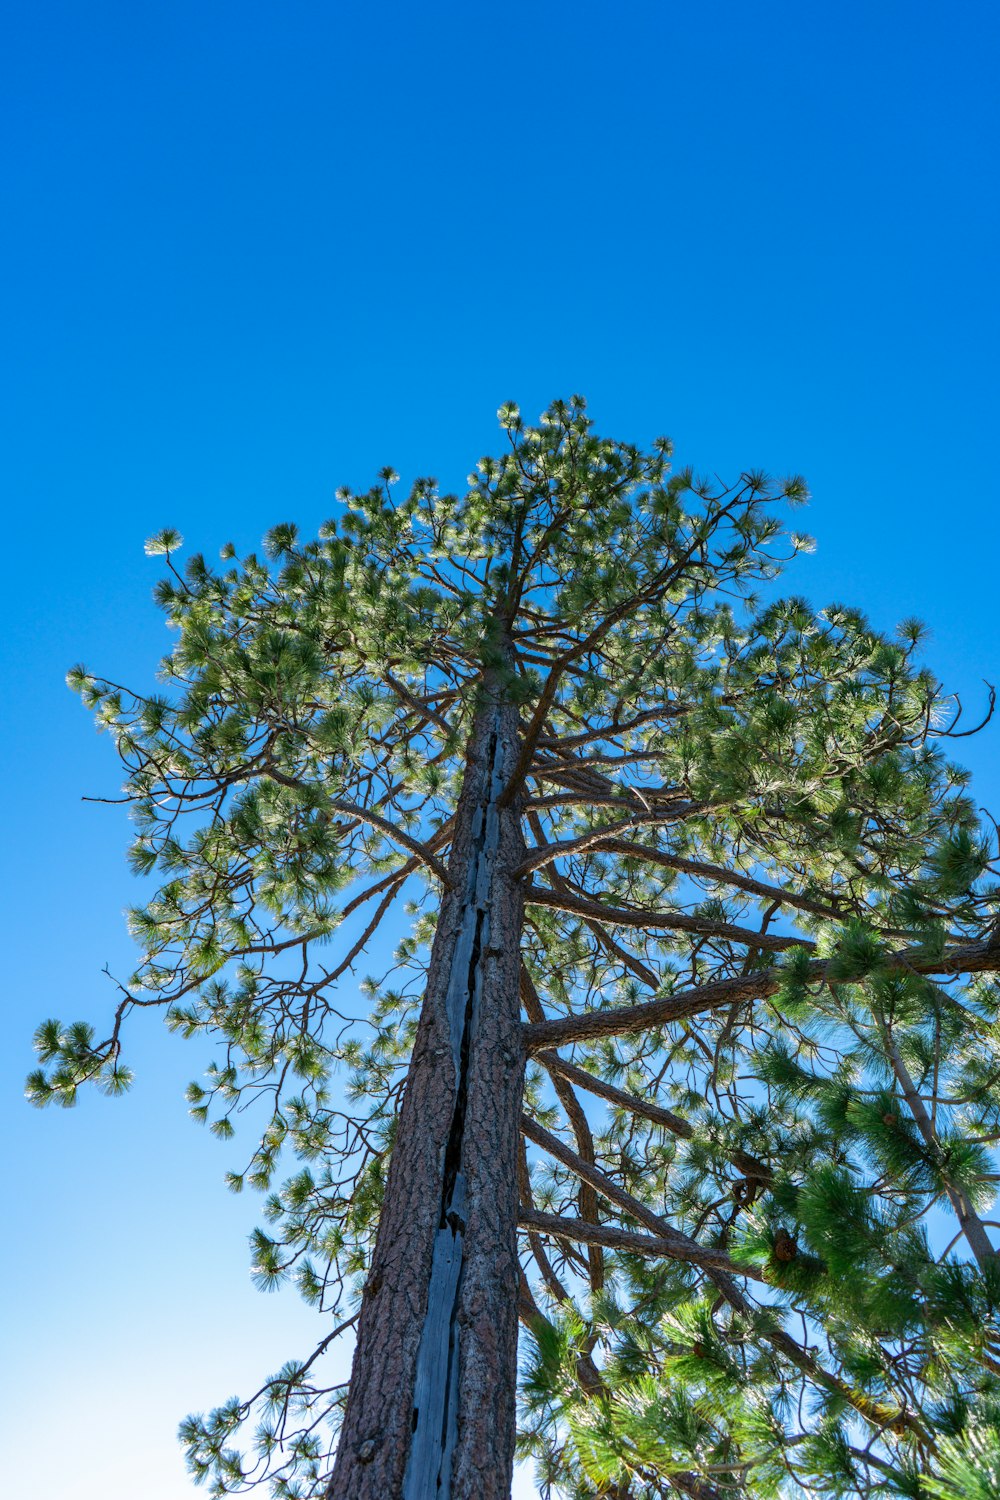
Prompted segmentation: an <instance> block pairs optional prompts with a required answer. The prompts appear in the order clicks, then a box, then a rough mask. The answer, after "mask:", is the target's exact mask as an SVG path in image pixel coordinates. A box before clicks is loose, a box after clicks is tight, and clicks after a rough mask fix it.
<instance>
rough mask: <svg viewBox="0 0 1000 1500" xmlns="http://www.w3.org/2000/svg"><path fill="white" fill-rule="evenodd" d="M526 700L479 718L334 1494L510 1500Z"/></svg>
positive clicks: (483, 709)
mask: <svg viewBox="0 0 1000 1500" xmlns="http://www.w3.org/2000/svg"><path fill="white" fill-rule="evenodd" d="M518 750H519V736H518V715H517V709H516V706H515V705H513V704H509V703H506V702H505V701H504V699H503V694H502V690H501V688H500V686H499V684H497V683H495V682H493V683H489V682H488V684H487V689H486V691H485V692H484V696H483V700H482V702H481V704H480V707H479V709H478V711H477V713H476V716H475V720H474V722H473V727H472V732H471V736H470V742H469V746H468V753H467V758H466V765H465V775H464V780H463V785H462V792H461V796H460V798H459V803H458V807H457V811H456V817H455V837H454V841H453V844H452V853H451V858H450V861H449V866H448V875H449V880H450V888H449V889H448V890H447V891H446V892H445V894H444V896H443V899H442V903H441V911H440V916H439V919H438V926H437V931H436V934H435V937H434V943H433V947H432V949H431V958H430V965H429V969H428V978H427V990H426V993H425V996H424V1002H423V1009H422V1012H421V1016H420V1021H419V1025H418V1029H417V1035H416V1040H415V1044H414V1049H413V1057H412V1060H411V1063H410V1069H409V1073H408V1076H407V1083H406V1092H405V1096H404V1099H403V1104H402V1108H401V1111H400V1118H399V1126H398V1132H397V1136H396V1141H395V1145H394V1148H393V1152H392V1159H391V1163H390V1167H389V1176H388V1182H387V1185H386V1191H385V1199H384V1203H383V1208H382V1215H381V1219H380V1222H379V1228H378V1235H377V1238H376V1243H375V1250H374V1254H373V1258H372V1267H371V1273H370V1275H369V1279H368V1283H367V1285H366V1288H365V1294H364V1298H363V1302H362V1309H361V1317H360V1321H359V1326H358V1342H357V1348H356V1350H355V1355H354V1365H353V1369H352V1374H351V1384H350V1391H349V1395H348V1401H347V1410H346V1413H345V1417H344V1424H343V1428H342V1431H341V1435H340V1442H339V1446H338V1451H337V1459H336V1465H335V1468H334V1472H333V1477H332V1479H331V1482H330V1486H329V1489H328V1492H327V1494H328V1497H329V1500H474V1497H475V1500H493V1497H496V1500H506V1497H507V1496H509V1494H510V1485H511V1475H512V1470H513V1461H514V1432H515V1400H516V1379H517V1307H518V1283H519V1265H518V1258H517V1210H518V1201H517V1152H518V1143H519V1118H520V1107H521V1093H522V1085H523V1072H524V1051H523V1046H522V1041H521V1028H520V1003H519V984H518V977H519V968H520V940H521V926H522V920H523V908H524V903H523V896H522V891H521V883H520V881H519V879H518V877H517V875H516V871H517V868H518V866H519V865H520V864H521V863H522V862H523V860H524V857H525V847H524V840H523V837H522V834H521V810H520V805H519V800H520V799H519V798H517V797H515V798H513V799H511V800H507V799H504V805H501V793H502V792H503V790H504V788H505V786H508V785H509V782H510V777H511V774H512V772H513V770H514V768H515V766H516V764H517V757H518Z"/></svg>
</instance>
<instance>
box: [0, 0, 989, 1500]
mask: <svg viewBox="0 0 1000 1500" xmlns="http://www.w3.org/2000/svg"><path fill="white" fill-rule="evenodd" d="M998 34H1000V23H998V20H997V12H996V9H995V7H994V6H992V5H987V4H985V3H969V4H965V5H962V6H958V7H952V8H951V9H950V10H949V11H948V12H947V16H946V12H945V9H944V7H942V6H940V5H933V6H932V5H930V4H927V3H922V0H907V3H902V0H900V3H881V0H866V3H864V4H861V3H857V0H847V3H844V4H840V5H837V6H833V5H827V6H810V5H803V4H801V3H792V0H787V3H767V0H763V3H758V4H755V5H753V6H750V5H747V4H746V3H745V0H743V3H739V4H736V3H704V0H703V3H702V4H699V5H693V4H688V5H684V6H681V5H677V4H673V3H668V0H663V3H659V4H652V3H644V0H636V3H620V4H618V5H616V6H612V5H611V4H609V3H604V4H598V3H593V0H580V3H577V4H575V5H572V6H569V5H556V4H548V5H531V4H526V3H512V4H508V5H505V6H502V7H501V6H486V5H479V4H475V3H471V4H470V3H469V0H465V3H464V4H457V3H455V4H445V3H435V0H428V3H426V4H424V5H421V6H417V5H404V4H402V3H399V0H393V3H383V4H380V5H369V6H365V7H363V6H360V5H357V4H350V5H348V4H344V3H336V0H328V3H319V0H312V3H304V0H283V3H281V4H280V5H279V4H277V3H274V4H263V3H261V0H241V3H240V4H236V3H233V0H201V3H199V4H197V5H196V4H194V3H192V0H171V3H170V4H167V3H165V0H157V3H154V0H148V3H143V4H134V3H132V4H126V3H124V0H91V3H89V4H86V5H84V4H75V5H74V4H69V3H61V4H60V3H53V0H33V3H32V4H30V5H24V6H18V7H13V6H12V7H9V8H8V12H7V20H6V27H5V36H4V38H3V45H2V48H0V100H2V103H0V112H2V114H0V125H2V134H3V140H4V142H5V150H4V161H3V164H2V167H0V172H2V178H0V181H2V189H0V190H2V207H3V219H4V224H5V228H4V232H3V235H2V238H0V299H2V304H3V305H2V310H0V318H2V326H3V329H4V333H5V346H6V351H7V357H6V358H5V360H4V362H3V368H2V371H0V382H2V390H0V425H2V427H3V437H2V450H0V476H2V492H3V498H4V501H5V505H4V511H5V514H6V516H7V521H6V533H5V534H6V537H7V543H6V558H7V562H6V566H5V570H4V581H3V587H4V590H5V594H6V597H7V598H8V603H9V608H8V612H7V624H6V626H5V628H4V632H3V650H4V681H5V683H6V689H5V693H4V698H3V712H4V717H5V728H4V735H3V748H4V754H5V757H6V767H5V777H4V784H5V787H6V806H5V810H4V812H5V815H4V819H3V825H4V830H5V833H6V837H7V841H8V842H7V850H6V855H5V858H4V861H3V868H4V871H5V874H6V876H7V890H6V896H5V899H4V910H5V913H6V917H7V921H8V923H9V932H8V938H7V941H6V944H5V952H6V953H7V973H6V986H5V987H6V993H7V997H8V1002H7V1003H8V1005H9V1007H10V1011H11V1019H10V1021H9V1023H8V1026H7V1033H6V1034H7V1046H6V1047H5V1049H4V1057H3V1062H2V1077H0V1111H2V1118H3V1129H4V1131H5V1140H6V1142H7V1151H6V1154H5V1171H6V1173H7V1177H8V1181H7V1184H6V1190H5V1201H6V1202H7V1204H8V1205H9V1206H12V1207H13V1213H12V1216H11V1218H10V1221H9V1227H8V1229H7V1232H6V1234H4V1236H3V1237H2V1239H0V1272H2V1283H3V1286H4V1288H5V1302H6V1304H7V1307H8V1309H9V1313H8V1314H5V1316H4V1318H3V1323H4V1326H5V1334H4V1339H5V1345H6V1348H5V1358H4V1361H3V1368H4V1374H3V1377H2V1380H3V1384H4V1387H5V1390H4V1393H3V1405H4V1411H5V1415H6V1418H7V1423H8V1428H7V1432H8V1436H7V1442H6V1445H5V1452H6V1457H5V1463H4V1489H5V1491H6V1492H7V1493H10V1494H11V1495H16V1496H17V1497H18V1500H51V1497H53V1496H55V1495H56V1494H58V1496H59V1500H135V1496H136V1495H138V1494H141V1495H142V1496H143V1500H185V1497H187V1496H189V1495H190V1496H193V1495H195V1494H197V1493H198V1492H197V1491H195V1490H193V1489H192V1488H191V1487H190V1485H189V1483H188V1481H187V1479H186V1477H185V1475H184V1472H183V1467H182V1464H181V1461H180V1458H179V1454H178V1450H177V1449H176V1446H175V1443H174V1438H173V1433H174V1429H175V1426H176V1422H177V1420H178V1419H179V1418H180V1417H181V1416H183V1415H184V1413H185V1412H186V1411H188V1410H189V1409H192V1408H205V1407H207V1406H209V1405H211V1404H214V1403H216V1402H217V1401H219V1400H221V1399H223V1398H225V1397H227V1396H228V1395H230V1394H233V1393H234V1392H237V1391H239V1392H242V1393H246V1392H248V1391H249V1390H252V1389H254V1388H255V1385H256V1383H257V1382H258V1381H259V1379H260V1378H262V1377H263V1376H264V1375H265V1374H267V1373H268V1372H270V1371H271V1370H272V1369H274V1368H276V1367H277V1366H278V1365H279V1364H280V1363H281V1362H283V1361H284V1360H285V1359H286V1358H289V1357H291V1356H293V1355H297V1354H301V1353H303V1352H305V1351H307V1350H309V1349H310V1348H311V1347H312V1344H313V1343H314V1342H315V1340H316V1338H317V1337H318V1330H317V1324H316V1320H315V1318H314V1315H313V1314H311V1313H309V1312H308V1311H307V1310H306V1309H305V1308H304V1307H303V1306H302V1305H301V1304H299V1303H298V1302H297V1300H296V1298H295V1296H294V1294H293V1293H288V1294H278V1295H276V1296H271V1297H266V1296H262V1295H260V1294H259V1293H257V1292H255V1291H254V1290H253V1289H252V1287H251V1285H250V1280H249V1276H248V1263H249V1257H248V1253H247V1249H246V1242H245V1237H246V1234H247V1232H248V1231H249V1229H250V1227H251V1225H252V1224H253V1222H254V1221H255V1205H254V1203H253V1202H252V1200H250V1199H246V1200H243V1199H234V1198H231V1197H229V1196H228V1195H227V1193H226V1191H225V1189H224V1187H223V1184H222V1177H223V1172H224V1171H225V1169H226V1168H228V1167H237V1166H239V1165H240V1163H241V1161H242V1157H243V1154H244V1151H248V1150H249V1144H248V1143H246V1144H245V1145H244V1146H243V1147H242V1148H241V1144H240V1142H239V1141H237V1142H236V1143H230V1144H226V1145H223V1144H220V1143H219V1142H217V1141H215V1140H214V1139H213V1138H212V1137H211V1136H209V1135H207V1134H206V1133H205V1132H204V1131H201V1130H199V1129H198V1128H197V1127H196V1126H195V1125H193V1124H192V1123H191V1122H190V1121H188V1119H187V1118H186V1107H185V1105H184V1102H183V1098H182V1089H183V1085H184V1084H185V1083H186V1081H187V1080H188V1079H189V1078H190V1077H192V1076H194V1075H195V1074H197V1073H198V1072H199V1071H200V1069H201V1068H202V1067H203V1066H204V1062H205V1057H204V1054H200V1053H198V1052H197V1051H196V1050H193V1049H192V1047H191V1046H190V1044H184V1043H182V1042H179V1041H178V1040H176V1039H174V1038H170V1037H168V1036H167V1035H166V1034H165V1033H164V1032H163V1031H162V1029H161V1028H159V1027H158V1026H157V1024H155V1023H151V1024H150V1025H149V1026H147V1027H142V1026H136V1027H134V1028H133V1032H132V1045H131V1053H130V1061H131V1062H132V1064H133V1066H134V1067H135V1068H136V1071H137V1073H138V1081H137V1084H136V1087H135V1089H134V1092H133V1093H132V1095H131V1096H130V1097H129V1098H127V1099H125V1100H118V1101H108V1100H104V1099H98V1098H87V1099H85V1100H83V1101H82V1102H81V1104H80V1105H79V1107H78V1108H77V1109H76V1110H75V1111H72V1112H67V1113H62V1112H55V1111H51V1112H45V1113H36V1112H35V1111H33V1110H31V1109H30V1108H29V1107H28V1106H27V1105H26V1104H25V1102H24V1100H23V1097H22V1084H23V1077H24V1074H25V1072H26V1071H27V1069H28V1068H29V1067H30V1066H31V1064H32V1057H31V1051H30V1038H31V1033H32V1031H33V1029H34V1026H35V1025H36V1024H37V1022H38V1021H39V1020H40V1019H41V1018H42V1017H44V1016H47V1015H57V1016H60V1017H62V1018H64V1019H67V1020H70V1019H75V1018H78V1017H89V1018H91V1019H93V1020H94V1021H95V1022H97V1023H98V1024H100V1023H101V1022H102V1021H103V1020H105V1019H106V1017H107V1016H108V1014H109V1012H110V1009H111V1006H112V1003H113V990H112V987H111V985H110V984H109V981H108V980H107V979H105V978H104V977H103V976H102V973H101V971H102V969H103V968H104V966H105V965H109V966H110V968H111V969H112V971H115V972H118V973H120V974H127V972H128V970H129V967H130V964H131V962H132V956H133V955H132V950H131V946H130V944H129V941H128V939H127V938H126V936H125V932H124V925H123V922H122V918H121V909H122V908H123V907H124V906H125V905H126V904H127V903H128V902H129V901H130V900H133V899H135V895H136V889H135V886H134V883H133V882H132V880H131V877H130V876H129V875H128V874H127V872H126V869H125V865H124V860H123V851H124V848H125V845H126V843H127V837H128V834H127V825H126V821H125V818H124V815H123V813H122V811H121V809H116V808H107V807H95V806H92V805H89V804H85V803H82V802H81V800H80V798H81V794H83V793H91V794H97V795H114V793H115V790H116V788H117V784H118V775H117V771H116V765H115V760H114V756H113V752H112V748H111V746H110V744H109V743H108V742H107V741H106V740H102V739H99V738H98V737H97V736H96V735H95V733H94V731H93V729H92V727H91V726H90V725H89V724H88V722H87V718H86V715H85V714H84V712H83V710H82V709H81V708H80V706H79V704H78V703H77V701H76V700H75V699H74V698H73V697H72V696H71V695H70V694H69V693H68V692H67V690H66V689H65V687H64V685H63V675H64V673H65V671H66V669H67V667H69V666H70V665H71V664H72V663H73V662H75V661H77V660H83V661H84V662H85V663H86V664H87V665H88V666H90V667H92V668H94V669H95V670H98V671H100V672H101V673H103V674H106V675H107V676H109V677H112V678H116V679H117V680H119V681H122V682H125V683H129V684H133V685H135V686H138V687H149V686H151V685H152V680H153V669H154V666H155V663H156V661H157V659H158V657H159V656H160V655H161V654H162V652H163V651H164V650H166V649H167V648H168V646H169V642H170V637H169V636H168V635H167V633H166V631H165V630H164V628H163V624H162V621H161V619H160V617H159V616H158V614H157V612H156V610H155V609H154V607H153V606H152V604H151V602H150V590H151V587H152V584H153V581H154V579H155V577H156V576H157V570H158V566H159V565H158V563H157V562H156V561H155V560H151V559H148V558H146V557H145V556H144V554H143V548H142V543H143V540H144V539H145V538H146V537H147V536H148V535H150V534H151V533H152V532H154V531H156V530H158V529H159V528H160V527H162V526H164V525H168V524H169V525H175V526H177V527H179V528H180V529H181V530H182V531H183V533H184V535H185V537H186V539H187V541H188V543H189V544H190V546H191V547H193V548H195V549H197V550H204V551H205V552H206V553H208V554H213V553H214V552H215V550H216V549H217V547H218V546H220V545H221V544H222V543H223V542H225V541H227V540H228V539H229V538H232V539H233V540H234V541H235V542H236V544H237V547H238V548H239V550H240V551H241V552H242V551H245V550H248V549H250V548H251V547H255V546H256V545H257V544H258V542H259V539H260V537H261V535H262V533H263V532H264V530H265V529H266V528H267V527H269V526H270V525H272V524H273V523H275V522H277V521H282V520H286V519H294V520H296V521H298V522H299V523H300V525H301V526H302V527H303V529H304V530H306V531H308V530H310V529H311V528H314V527H315V526H316V525H317V524H318V523H319V522H320V521H321V520H322V519H323V518H324V517H325V515H326V514H328V513H329V511H330V510H331V509H332V497H333V491H334V489H335V487H336V486H337V485H338V484H340V483H348V484H351V485H354V486H361V485H364V484H366V483H367V481H368V480H369V479H370V478H371V477H372V476H373V474H374V472H375V470H376V469H377V468H379V467H380V466H382V465H383V464H386V463H391V464H393V465H395V467H396V468H398V469H399V470H400V471H401V473H402V474H403V477H404V479H406V478H412V477H413V476H414V474H416V473H428V472H431V473H436V474H437V475H438V477H439V478H440V479H441V481H442V482H443V483H444V484H446V485H449V486H456V485H460V484H461V483H462V480H463V478H464V475H465V474H466V473H467V471H468V470H469V468H470V467H471V464H472V462H474V460H475V459H476V458H477V457H478V456H479V455H480V454H482V453H484V452H487V451H489V450H490V449H491V447H493V446H494V445H495V444H496V442H497V433H496V427H495V411H496V408H497V405H498V404H499V402H500V401H501V400H504V399H507V398H513V399H515V400H518V401H519V402H520V403H521V405H522V408H523V410H524V411H525V414H526V415H527V416H529V417H530V418H534V417H535V416H536V415H537V414H538V412H539V411H540V410H541V409H542V407H543V406H544V405H545V404H546V403H547V402H548V401H549V400H551V399H552V398H553V397H555V396H559V395H564V396H565V395H568V394H570V393H571V392H574V391H582V392H584V393H585V394H586V395H587V397H588V399H589V401H590V405H591V412H592V415H593V416H594V418H595V421H596V424H597V426H598V428H599V430H601V431H604V432H606V433H607V434H609V435H611V436H614V437H620V438H629V439H635V440H637V441H647V440H649V439H650V438H652V437H654V436H655V435H657V434H658V433H661V432H668V433H670V434H671V435H672V436H673V437H674V439H675V441H676V444H677V453H678V458H679V460H681V461H684V462H692V463H694V464H695V465H696V466H698V467H700V468H703V469H706V470H716V471H717V472H718V473H719V474H720V475H722V476H723V477H729V478H732V477H734V476H735V475H737V474H738V473H739V472H740V470H741V469H743V468H746V467H761V468H766V469H770V470H773V471H776V472H782V473H783V472H787V471H790V470H792V471H802V472H804V473H805V475H806V477H807V479H808V480H809V482H810V485H811V488H812V490H813V493H814V497H815V498H814V502H813V505H812V508H811V510H810V512H808V513H807V515H806V518H805V520H804V524H805V526H806V527H807V528H808V529H809V530H811V531H812V532H814V533H815V535H816V536H817V539H818V543H819V548H818V551H817V553H816V555H815V556H814V557H808V558H805V559H802V560H800V561H799V562H798V563H797V564H796V565H795V566H794V569H793V571H792V573H791V574H790V576H789V577H788V583H787V586H788V589H789V590H790V591H792V592H795V593H804V594H806V595H807V596H808V597H809V598H810V599H812V600H813V601H814V602H815V603H817V604H822V603H824V602H827V601H828V600H830V599H834V598H837V599H842V600H846V601H848V602H850V603H853V604H857V605H859V606H861V607H863V608H865V609H866V610H867V611H868V612H869V613H870V615H871V616H872V617H873V619H874V621H875V622H876V623H877V624H878V625H879V626H881V627H885V628H891V627H892V626H893V625H894V624H895V623H896V622H897V621H898V620H899V619H901V618H902V617H904V616H907V615H912V614H916V615H918V616H920V617H922V618H923V619H925V620H926V621H927V622H928V624H929V625H930V627H931V630H932V637H931V641H930V644H929V647H928V651H927V659H928V660H929V662H930V663H931V665H932V666H933V667H934V668H935V670H936V671H937V672H938V673H939V675H940V676H941V677H942V678H943V679H944V680H945V681H946V682H947V683H948V684H949V685H950V686H953V687H954V688H956V689H957V690H959V691H960V692H961V694H962V696H963V699H964V700H965V701H966V702H967V704H968V709H967V716H968V717H969V718H970V719H971V718H973V717H975V716H976V712H977V711H978V710H979V709H980V708H981V707H982V705H983V704H984V702H985V698H986V689H985V688H984V687H983V684H982V679H983V678H988V679H990V680H991V681H994V682H1000V630H998V626H997V612H998V593H997V589H996V584H995V578H996V569H997V558H998V556H1000V546H998V544H1000V526H998V521H997V514H998V512H997V489H996V481H995V430H996V428H995V424H996V411H997V395H998V391H997V385H998V381H997V348H998V339H997V334H998V326H997V325H998V317H997V296H996V259H997V219H998V208H997V203H998V199H997V192H996V169H997V162H996V153H995V141H996V138H997V137H996V132H997V119H996V103H995V101H996V87H995V82H996V76H997V71H998V61H1000V59H998ZM998 736H1000V728H998V727H997V726H991V727H990V728H989V729H988V730H986V731H985V732H984V733H983V734H982V735H981V736H980V737H978V738H976V739H971V740H963V741H961V742H960V743H959V744H957V745H956V746H955V747H954V748H955V754H956V757H957V758H961V759H962V760H964V761H965V762H966V763H967V764H969V765H971V766H972V767H973V769H974V771H975V773H976V777H977V780H976V783H975V791H976V793H977V795H978V798H979V800H980V801H981V802H982V803H984V804H985V805H986V806H987V807H989V808H990V809H991V810H992V811H993V812H994V813H996V814H997V815H998V816H1000V773H998V771H997V768H996V751H997V745H998V743H1000V740H998ZM518 1483H519V1494H521V1495H525V1496H527V1495H530V1494H532V1493H533V1487H532V1486H531V1484H530V1482H529V1481H528V1480H527V1478H525V1477H523V1476H522V1477H521V1478H520V1479H519V1481H518Z"/></svg>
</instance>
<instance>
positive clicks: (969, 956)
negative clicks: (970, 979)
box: [525, 942, 1000, 1052]
mask: <svg viewBox="0 0 1000 1500" xmlns="http://www.w3.org/2000/svg"><path fill="white" fill-rule="evenodd" d="M884 962H885V965H886V967H888V968H890V969H905V970H907V971H908V972H909V973H911V974H925V975H934V974H995V973H1000V945H998V944H995V943H989V942H987V943H964V944H962V945H961V946H956V947H954V948H949V949H947V950H946V951H945V953H944V954H943V955H942V956H941V957H940V958H931V957H928V955H927V954H926V953H925V952H924V951H923V950H922V949H920V948H903V949H900V950H899V952H897V953H889V954H886V956H885V959H884ZM784 977H785V975H784V971H783V970H782V969H780V968H777V967H772V968H769V969H762V970H760V971H759V972H758V973H756V974H740V975H739V976H738V977H737V978H735V979H719V980H715V981H713V982H711V983H709V984H702V985H696V986H695V987H694V988H693V989H689V990H679V991H677V992H676V993H675V994H673V995H663V996H661V997H659V998H658V999H656V1000H646V1001H643V1002H642V1003H641V1004H639V1005H619V1006H609V1007H608V1008H607V1009H606V1010H592V1011H585V1012H584V1013H582V1014H581V1015H578V1016H565V1017H563V1018H562V1019H561V1020H558V1021H541V1022H539V1023H538V1024H536V1025H534V1026H531V1025H529V1026H526V1027H525V1045H526V1047H527V1049H528V1051H529V1052H539V1051H540V1050H541V1049H542V1048H543V1047H562V1046H565V1045H566V1044H568V1043H569V1042H586V1041H593V1040H595V1039H596V1038H599V1037H609V1036H625V1035H627V1034H628V1033H629V1032H636V1031H647V1030H649V1029H650V1028H652V1027H656V1026H666V1025H669V1023H670V1022H671V1021H681V1020H684V1019H685V1018H686V1017H687V1016H693V1015H698V1014H699V1013H700V1012H702V1011H709V1010H717V1009H719V1007H720V1006H723V1005H729V1004H732V1003H733V1002H735V1001H738V1000H750V999H764V998H765V997H766V996H768V995H773V994H774V993H775V992H776V990H778V989H779V988H780V986H781V983H782V980H783V979H784ZM805 980H806V982H807V983H808V984H824V983H829V982H830V972H829V964H828V963H827V962H826V960H824V959H816V960H814V961H813V962H812V963H811V964H810V965H809V968H808V971H807V973H806V975H805ZM833 982H834V983H836V982H837V981H836V979H834V981H833ZM840 982H841V983H843V981H840Z"/></svg>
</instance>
